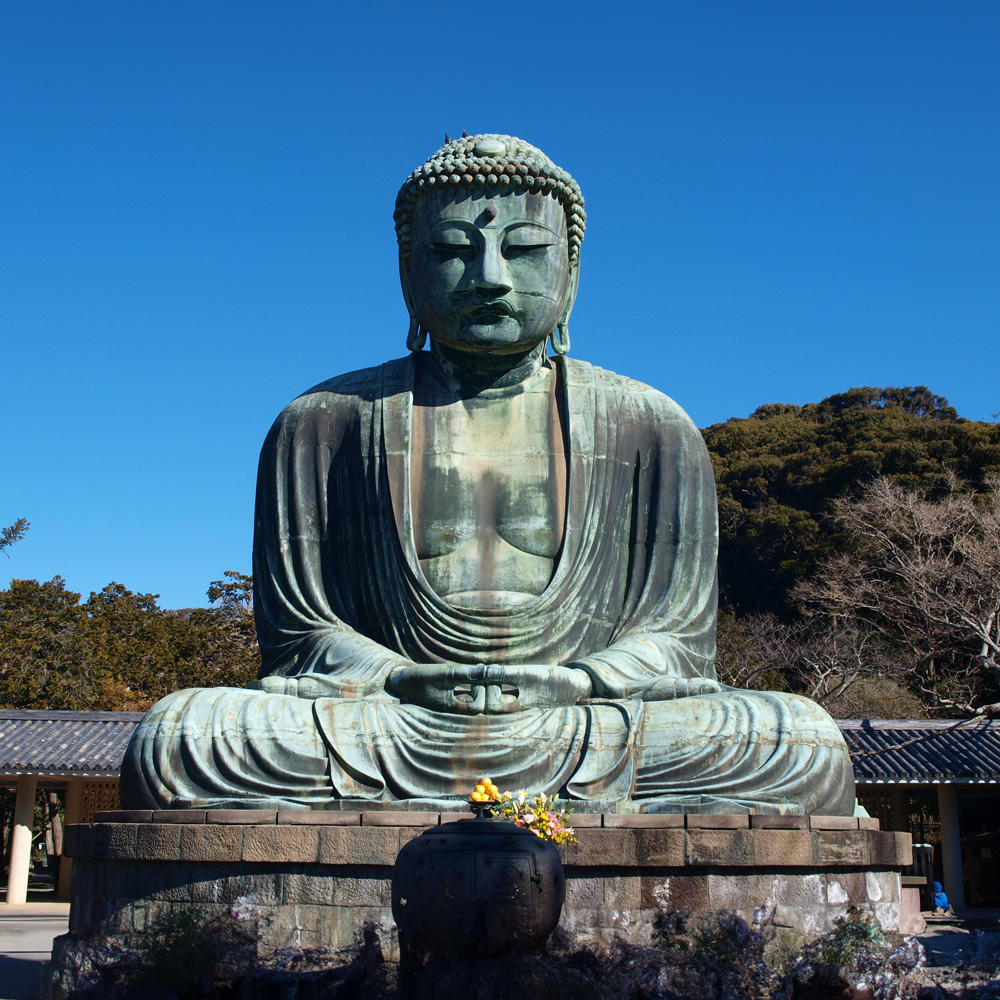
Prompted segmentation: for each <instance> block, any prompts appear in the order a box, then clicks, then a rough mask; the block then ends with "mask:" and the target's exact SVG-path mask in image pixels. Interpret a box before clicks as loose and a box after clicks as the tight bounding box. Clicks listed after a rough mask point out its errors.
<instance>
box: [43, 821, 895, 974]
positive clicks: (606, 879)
mask: <svg viewBox="0 0 1000 1000" xmlns="http://www.w3.org/2000/svg"><path fill="white" fill-rule="evenodd" d="M455 818H456V816H455V815H454V814H444V815H443V819H444V821H445V822H449V821H451V820H454V819H455ZM441 821H442V815H440V814H438V813H426V812H390V811H372V812H364V811H361V812H348V811H331V812H305V811H303V812H287V813H286V812H278V813H275V812H270V811H269V812H251V811H246V810H232V811H228V810H226V811H221V810H220V811H209V812H207V813H206V812H205V811H203V810H199V811H173V812H157V813H151V812H114V813H98V815H97V817H96V822H94V823H93V824H89V825H77V826H71V827H69V828H68V829H67V833H66V852H67V854H69V855H71V856H72V857H73V858H74V865H73V884H72V909H71V912H70V934H71V935H78V934H83V933H86V932H88V931H92V930H95V929H97V928H103V929H104V930H105V931H106V932H108V933H110V934H112V935H116V936H121V937H123V938H128V939H130V940H133V941H134V940H136V936H137V935H142V934H143V933H144V932H145V931H146V929H147V928H148V927H151V926H152V925H153V924H154V923H155V922H156V921H157V919H158V918H162V917H163V916H165V915H167V914H170V913H174V914H177V913H180V912H191V911H195V912H196V913H197V915H199V916H202V917H205V918H206V919H207V918H212V917H221V918H223V919H231V920H238V921H246V920H252V921H254V922H255V926H256V938H257V951H258V955H259V956H260V957H261V958H266V957H267V956H269V955H271V954H273V953H274V952H275V951H276V950H278V949H281V948H302V949H304V948H313V947H316V948H326V949H347V948H351V947H353V946H354V945H355V944H356V943H357V942H358V940H359V939H360V935H361V931H362V928H363V927H364V925H365V923H366V922H370V923H371V924H374V925H375V927H376V929H377V931H378V934H379V936H380V939H381V943H382V948H383V951H384V953H385V955H386V957H387V958H390V959H392V958H395V957H396V953H397V942H396V934H395V925H394V923H393V920H392V913H391V909H390V879H391V876H392V866H393V864H394V862H395V860H396V855H397V853H398V852H399V849H400V848H401V847H402V845H403V844H405V843H406V842H407V841H408V840H410V839H412V838H413V837H416V836H419V835H420V834H421V833H422V832H423V830H425V829H427V828H428V827H430V826H434V825H437V824H438V823H440V822H441ZM571 822H572V824H573V826H574V827H575V828H576V831H577V836H578V838H579V843H577V844H570V845H566V846H564V847H563V848H561V849H560V853H561V854H562V857H563V862H564V865H565V869H566V877H567V898H566V905H565V907H564V908H563V914H562V920H561V922H560V925H559V928H558V929H557V931H556V935H557V940H558V941H559V942H560V943H562V944H563V945H565V946H567V947H578V946H582V945H591V946H600V945H605V944H609V943H611V942H612V941H613V940H614V939H615V938H616V937H618V938H622V939H624V940H626V941H628V942H630V943H633V944H645V943H648V942H649V941H650V940H651V937H652V935H653V933H654V924H655V920H656V918H657V917H658V916H659V915H660V914H661V913H663V912H664V911H670V910H685V911H688V912H691V913H696V914H697V913H709V912H712V911H736V912H737V913H739V914H740V915H741V916H743V917H744V918H745V919H746V920H747V921H748V922H749V923H753V922H764V921H770V922H772V923H773V924H775V925H776V926H779V927H786V928H789V929H790V930H792V931H794V932H797V933H799V934H802V935H804V936H806V937H814V936H817V935H819V934H822V933H824V932H825V931H827V930H829V929H831V928H832V927H833V925H834V922H835V920H836V919H837V918H838V917H840V916H843V915H846V913H847V912H848V908H849V907H851V906H853V907H856V908H857V909H859V910H860V911H862V912H867V913H870V914H872V915H873V916H874V917H875V918H876V919H877V920H878V921H879V923H880V924H881V925H882V927H883V929H885V930H887V931H896V930H898V929H899V926H900V899H901V893H900V868H901V867H902V866H904V865H906V864H908V863H909V862H910V855H911V850H910V848H911V844H910V836H909V834H905V833H898V832H882V831H880V830H879V829H878V821H877V820H870V819H860V820H859V819H857V818H847V817H821V816H812V817H801V816H790V817H782V816H712V815H688V816H683V815H623V814H591V815H577V814H574V815H573V816H572V819H571ZM55 964H56V968H57V969H58V965H59V948H58V947H57V950H56V961H55Z"/></svg>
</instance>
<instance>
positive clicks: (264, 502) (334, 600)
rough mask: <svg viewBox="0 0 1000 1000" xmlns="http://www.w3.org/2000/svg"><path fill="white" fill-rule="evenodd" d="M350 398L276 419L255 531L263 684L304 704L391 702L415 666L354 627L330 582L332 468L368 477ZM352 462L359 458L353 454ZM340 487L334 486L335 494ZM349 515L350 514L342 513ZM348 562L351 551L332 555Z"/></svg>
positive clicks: (311, 404)
mask: <svg viewBox="0 0 1000 1000" xmlns="http://www.w3.org/2000/svg"><path fill="white" fill-rule="evenodd" d="M352 404H353V400H352V397H350V396H345V395H340V394H337V393H333V392H322V391H320V392H314V393H310V394H308V395H307V396H305V397H302V398H301V399H300V400H296V401H295V402H294V403H292V404H291V405H290V406H289V407H287V408H286V409H285V411H284V412H283V413H282V414H281V415H280V416H279V417H278V419H277V420H276V421H275V423H274V426H273V427H272V428H271V430H270V432H269V434H268V436H267V438H266V440H265V442H264V446H263V448H262V449H261V457H260V465H259V470H258V476H257V505H256V514H255V527H254V605H255V608H254V610H255V612H256V619H257V635H258V640H259V643H260V648H261V656H262V663H263V666H262V668H261V678H260V681H259V682H258V686H260V687H262V688H264V689H265V690H272V691H281V692H287V693H289V694H297V695H299V696H301V697H314V698H315V697H321V696H326V697H343V698H356V697H366V698H370V697H379V696H382V697H388V694H387V693H386V691H385V680H386V678H387V677H388V675H389V673H390V672H391V671H392V670H394V669H398V668H400V667H404V666H407V665H410V664H411V662H412V661H410V660H408V659H407V658H406V657H404V656H401V655H399V654H398V653H397V652H395V651H393V650H390V649H388V648H387V647H386V646H385V645H383V644H381V643H379V642H377V641H375V640H374V639H371V638H369V637H368V636H365V635H363V634H361V633H360V632H358V631H356V630H355V629H353V628H351V626H350V625H349V624H348V623H347V622H346V621H345V620H344V618H343V616H342V614H341V613H338V612H339V611H340V607H341V605H342V604H344V598H343V595H342V594H341V592H339V591H338V590H337V584H336V579H335V578H333V577H331V552H330V548H329V533H330V532H329V524H330V521H331V518H334V517H337V516H340V512H339V511H338V510H337V508H336V505H335V504H334V503H332V502H331V498H330V496H329V493H330V491H331V485H330V484H331V480H332V479H335V476H336V473H335V466H336V468H340V467H342V466H344V464H345V463H349V467H350V471H351V472H352V473H353V472H355V468H354V466H355V465H357V467H358V468H357V470H356V474H357V477H358V478H359V479H361V480H363V478H364V470H363V469H362V468H360V466H361V461H360V451H359V449H358V445H357V438H356V435H357V434H358V422H359V419H358V414H357V407H356V406H355V405H352ZM355 455H356V456H357V457H355ZM334 488H335V487H334ZM344 516H346V515H344ZM334 555H335V556H338V557H339V558H341V560H342V561H346V562H351V561H352V555H351V553H347V552H343V553H334Z"/></svg>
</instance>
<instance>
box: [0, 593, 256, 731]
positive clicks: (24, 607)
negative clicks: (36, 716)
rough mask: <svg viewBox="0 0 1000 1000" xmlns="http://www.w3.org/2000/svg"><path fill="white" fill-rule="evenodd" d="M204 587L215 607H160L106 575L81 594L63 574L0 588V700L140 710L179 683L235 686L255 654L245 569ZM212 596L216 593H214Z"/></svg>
mask: <svg viewBox="0 0 1000 1000" xmlns="http://www.w3.org/2000/svg"><path fill="white" fill-rule="evenodd" d="M226 576H227V580H216V581H214V582H213V583H212V585H211V587H210V588H209V593H210V598H211V599H213V600H214V601H215V602H216V605H217V606H214V607H211V608H194V609H188V610H183V611H170V610H164V609H162V608H160V607H159V606H158V604H157V603H156V599H157V595H156V594H137V593H133V592H132V591H130V590H128V589H127V588H126V587H124V586H122V585H121V584H119V583H109V584H108V585H107V586H106V587H104V588H103V590H101V591H99V592H96V593H92V594H91V595H90V597H89V598H88V599H87V600H86V601H83V602H81V600H80V594H77V593H74V592H73V591H71V590H67V589H66V585H65V582H64V581H63V579H62V578H61V577H58V576H57V577H55V578H54V579H52V580H49V581H48V582H46V583H39V582H38V581H37V580H12V581H11V584H10V587H8V588H7V589H6V590H3V591H0V706H2V707H4V708H49V709H74V710H87V709H93V710H106V711H129V710H132V711H144V710H145V709H147V708H149V707H150V706H151V705H152V704H153V703H154V702H155V701H157V700H158V699H159V698H162V697H163V696H164V695H165V694H168V693H169V692H170V691H176V690H178V689H180V688H185V687H212V686H216V685H232V686H236V687H243V686H245V685H246V684H247V683H248V682H250V681H251V680H253V679H254V678H255V677H256V675H257V668H258V665H259V655H258V652H257V643H256V637H255V635H254V628H253V613H252V610H250V607H249V604H248V603H247V602H246V601H245V600H244V602H243V603H241V602H240V600H239V599H238V597H239V594H240V592H241V591H242V592H245V591H247V590H248V587H249V580H250V578H249V577H245V576H242V575H241V574H237V573H227V574H226ZM213 594H214V597H213V596H212V595H213Z"/></svg>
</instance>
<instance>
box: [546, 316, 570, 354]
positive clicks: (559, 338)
mask: <svg viewBox="0 0 1000 1000" xmlns="http://www.w3.org/2000/svg"><path fill="white" fill-rule="evenodd" d="M549 341H550V342H551V344H552V350H553V351H555V352H556V354H569V320H568V319H567V320H565V321H564V322H562V323H560V324H559V325H558V326H557V327H556V328H555V329H554V330H553V331H552V332H551V333H550V334H549Z"/></svg>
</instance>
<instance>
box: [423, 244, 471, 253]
mask: <svg viewBox="0 0 1000 1000" xmlns="http://www.w3.org/2000/svg"><path fill="white" fill-rule="evenodd" d="M431 246H432V247H433V248H434V249H435V250H437V251H438V253H457V254H466V253H470V252H471V251H473V250H475V247H474V246H473V245H472V244H471V243H432V244H431Z"/></svg>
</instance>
